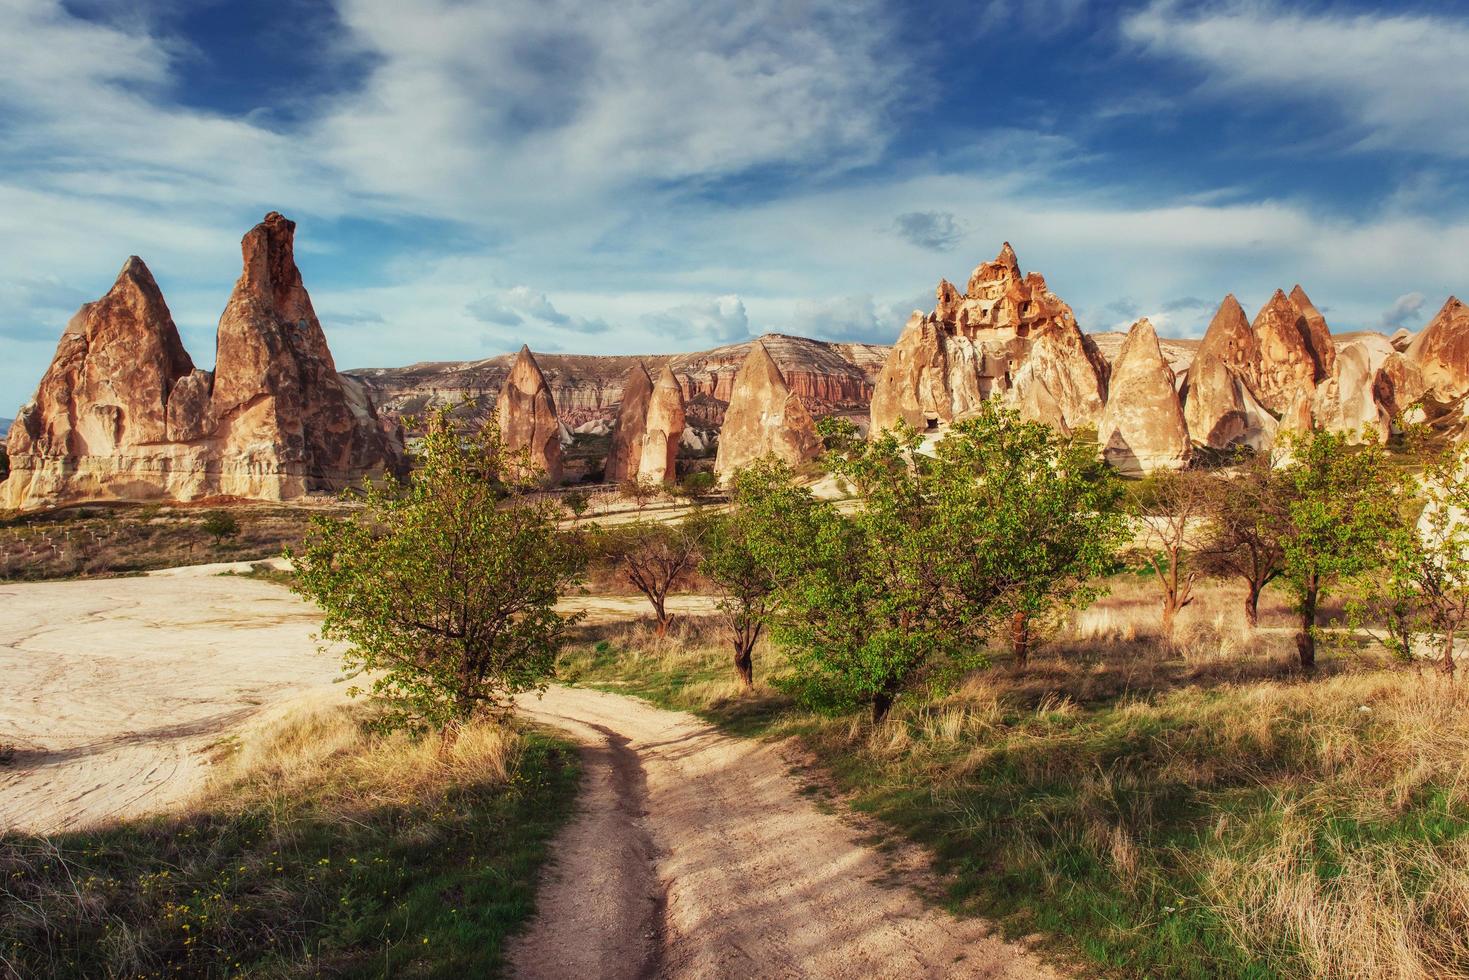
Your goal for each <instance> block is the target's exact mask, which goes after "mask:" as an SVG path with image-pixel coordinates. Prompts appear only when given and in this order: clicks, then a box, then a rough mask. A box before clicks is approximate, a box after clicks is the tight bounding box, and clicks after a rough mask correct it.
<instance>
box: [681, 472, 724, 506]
mask: <svg viewBox="0 0 1469 980" xmlns="http://www.w3.org/2000/svg"><path fill="white" fill-rule="evenodd" d="M718 485H719V481H718V480H717V479H716V478H715V476H714V474H713V473H711V472H709V471H708V470H697V471H695V472H693V473H690V474H688V475H687V476H685V477H684V478H683V479H682V480H680V481H679V482H678V486H677V487H676V488H675V489H674V493H676V494H678V495H679V496H680V497H683V498H684V499H686V500H688V501H689V503H693V504H697V503H699V502H700V501H701V500H703V499H704V498H705V497H707V496H709V495H710V494H711V493H713V492H714V489H715V488H716V487H717V486H718Z"/></svg>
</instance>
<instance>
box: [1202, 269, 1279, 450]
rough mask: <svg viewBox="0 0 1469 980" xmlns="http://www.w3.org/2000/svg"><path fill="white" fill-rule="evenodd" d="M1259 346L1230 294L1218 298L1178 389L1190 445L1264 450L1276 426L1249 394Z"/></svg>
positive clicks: (1237, 302)
mask: <svg viewBox="0 0 1469 980" xmlns="http://www.w3.org/2000/svg"><path fill="white" fill-rule="evenodd" d="M1258 362H1259V345H1258V343H1257V341H1256V338H1255V332H1254V330H1252V329H1251V328H1250V322H1249V321H1248V320H1247V319H1245V311H1244V310H1243V309H1242V308H1241V307H1240V305H1239V301H1238V300H1236V299H1235V298H1234V296H1233V294H1231V295H1228V296H1226V297H1224V302H1222V303H1220V304H1219V310H1218V312H1216V313H1215V314H1214V319H1213V320H1211V321H1210V322H1209V329H1208V330H1206V331H1205V332H1204V339H1203V342H1202V343H1201V344H1200V345H1199V350H1198V354H1197V356H1195V358H1194V360H1193V363H1192V364H1191V365H1189V369H1188V380H1187V382H1186V383H1185V384H1184V387H1183V399H1184V403H1183V417H1184V421H1185V423H1186V424H1187V426H1188V432H1189V437H1190V439H1191V441H1192V442H1193V444H1194V445H1196V446H1204V447H1208V448H1212V449H1229V448H1232V447H1235V446H1249V447H1251V448H1253V449H1257V450H1262V449H1269V448H1270V445H1271V444H1272V443H1273V442H1274V439H1275V429H1276V421H1275V417H1274V416H1272V415H1271V414H1270V413H1269V412H1268V411H1267V410H1266V409H1265V407H1264V406H1263V405H1261V404H1260V402H1259V400H1258V399H1257V398H1256V396H1255V393H1254V387H1253V386H1254V379H1255V377H1256V375H1257V366H1258Z"/></svg>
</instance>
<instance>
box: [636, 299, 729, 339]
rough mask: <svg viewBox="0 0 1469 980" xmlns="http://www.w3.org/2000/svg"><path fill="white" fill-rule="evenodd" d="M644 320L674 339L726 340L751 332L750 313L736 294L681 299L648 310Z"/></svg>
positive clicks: (652, 327) (653, 329) (657, 332)
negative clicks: (709, 298) (705, 299)
mask: <svg viewBox="0 0 1469 980" xmlns="http://www.w3.org/2000/svg"><path fill="white" fill-rule="evenodd" d="M643 323H644V324H645V325H646V326H647V327H648V328H649V330H651V331H652V332H653V333H654V334H655V335H659V336H663V337H667V338H669V339H670V340H672V339H673V338H677V341H676V342H677V343H681V344H687V343H690V342H699V341H704V342H708V343H714V344H729V343H734V342H736V341H740V340H745V339H747V338H749V337H750V336H752V333H753V331H751V329H750V316H749V313H748V312H747V311H746V310H745V302H744V300H742V299H740V298H739V296H736V295H733V294H731V295H728V296H718V297H716V298H714V299H712V300H707V301H700V302H694V303H682V304H680V305H678V306H674V307H670V308H669V309H666V310H660V311H659V312H657V313H649V314H647V315H645V316H644V317H643Z"/></svg>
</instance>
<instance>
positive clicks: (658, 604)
mask: <svg viewBox="0 0 1469 980" xmlns="http://www.w3.org/2000/svg"><path fill="white" fill-rule="evenodd" d="M653 617H654V618H655V619H656V620H657V621H658V624H657V626H656V628H655V630H654V632H655V634H656V635H657V636H658V638H659V639H662V638H663V637H665V636H667V635H668V624H669V623H671V622H673V617H672V616H670V615H669V614H668V611H667V610H666V609H665V608H664V607H663V599H662V597H659V598H657V599H654V600H653Z"/></svg>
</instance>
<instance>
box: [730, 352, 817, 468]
mask: <svg viewBox="0 0 1469 980" xmlns="http://www.w3.org/2000/svg"><path fill="white" fill-rule="evenodd" d="M820 453H821V438H820V437H819V436H818V435H817V434H816V423H815V422H814V421H813V420H812V418H811V413H810V412H808V411H807V410H806V406H805V405H803V404H802V403H801V400H800V399H799V398H797V397H796V396H795V394H794V393H793V392H792V391H791V390H790V388H788V387H787V386H786V382H785V378H784V377H782V376H781V373H780V368H778V367H776V365H775V361H773V360H772V359H771V357H770V352H769V351H767V350H766V349H765V345H764V344H762V343H759V342H756V344H755V345H754V347H752V348H751V349H750V355H749V356H748V357H747V358H745V363H744V364H743V365H742V366H741V367H740V371H739V374H737V375H736V376H735V383H734V390H733V391H732V392H731V393H730V399H729V408H728V409H727V410H726V411H725V413H724V428H723V429H722V430H721V431H720V433H719V451H718V454H717V455H716V457H715V460H714V472H715V474H717V475H718V476H719V477H720V478H721V479H724V478H728V477H729V476H730V475H731V474H733V473H734V472H735V471H736V470H738V469H740V468H741V467H743V466H748V465H749V464H750V463H751V462H753V461H755V460H756V459H759V458H760V457H761V456H766V455H773V456H776V457H778V458H780V459H783V460H785V461H786V462H788V463H790V464H792V465H795V466H799V465H800V464H801V463H804V462H806V461H808V460H811V459H815V458H816V457H817V456H818V455H819V454H820Z"/></svg>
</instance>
